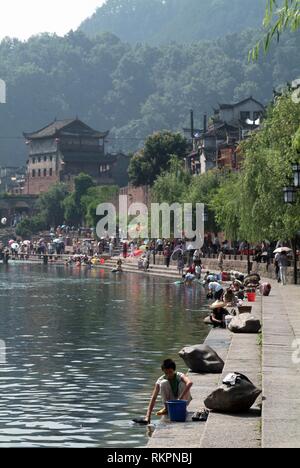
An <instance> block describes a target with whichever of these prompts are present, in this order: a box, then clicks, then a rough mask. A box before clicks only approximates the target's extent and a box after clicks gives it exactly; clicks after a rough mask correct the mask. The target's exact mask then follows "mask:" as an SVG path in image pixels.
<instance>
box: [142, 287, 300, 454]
mask: <svg viewBox="0 0 300 468" xmlns="http://www.w3.org/2000/svg"><path fill="white" fill-rule="evenodd" d="M272 286H273V289H272V292H271V295H270V297H258V300H257V302H256V303H254V304H252V306H253V309H252V312H253V314H254V315H255V316H256V317H258V318H260V319H261V320H262V324H263V333H262V334H261V335H235V334H231V333H230V332H229V331H228V330H212V331H211V332H210V334H209V336H208V338H207V339H206V343H207V344H209V345H210V346H212V347H213V348H214V349H215V350H216V351H217V352H218V353H219V354H220V356H221V357H222V358H225V367H224V370H223V374H222V375H221V376H214V375H196V374H191V378H192V380H193V381H194V386H193V397H194V400H193V402H192V404H191V407H190V409H189V411H190V413H189V420H188V422H187V423H186V424H175V423H170V422H168V421H167V419H166V418H164V420H162V423H161V425H159V427H158V429H157V430H156V431H155V433H154V435H153V437H152V439H151V440H150V441H149V444H148V446H147V447H148V448H169V447H170V448H275V447H285V448H293V447H295V448H298V447H300V424H299V420H300V405H299V387H300V316H299V299H300V287H299V286H286V287H282V286H278V284H277V283H276V282H273V283H272ZM296 340H297V341H296ZM189 344H191V343H189ZM193 344H196V343H193ZM296 346H297V348H296ZM235 371H238V372H241V373H243V374H245V375H247V376H248V377H249V378H250V380H252V382H253V383H254V384H255V385H256V386H257V387H259V388H261V389H262V398H260V399H259V400H258V401H257V402H256V404H255V405H254V406H253V407H252V408H251V410H250V412H249V413H247V414H244V415H225V414H217V413H210V415H209V418H208V420H207V422H206V423H198V422H197V423H195V422H189V421H190V419H191V414H192V412H193V411H195V410H199V409H201V408H203V400H204V399H205V397H207V396H208V395H209V393H211V391H213V390H214V389H216V388H217V386H218V384H219V383H220V382H221V381H222V379H223V377H224V376H225V375H227V374H228V373H229V372H235Z"/></svg>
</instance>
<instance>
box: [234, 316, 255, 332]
mask: <svg viewBox="0 0 300 468" xmlns="http://www.w3.org/2000/svg"><path fill="white" fill-rule="evenodd" d="M228 329H229V330H230V331H231V332H232V333H258V332H259V331H260V329H261V323H260V321H259V320H258V319H257V318H256V317H254V316H253V315H251V314H242V315H238V316H236V317H234V318H233V319H232V320H231V322H230V324H229V327H228Z"/></svg>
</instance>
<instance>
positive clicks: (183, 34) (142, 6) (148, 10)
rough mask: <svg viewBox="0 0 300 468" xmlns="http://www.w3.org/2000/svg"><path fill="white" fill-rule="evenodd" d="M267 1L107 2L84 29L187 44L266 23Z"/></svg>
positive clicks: (152, 41)
mask: <svg viewBox="0 0 300 468" xmlns="http://www.w3.org/2000/svg"><path fill="white" fill-rule="evenodd" d="M264 8H265V0H107V1H106V3H105V4H104V5H103V6H102V7H100V8H98V10H97V11H96V13H95V14H94V15H93V16H92V17H91V18H88V19H87V20H85V21H84V22H83V23H82V25H81V27H80V29H81V30H82V31H84V32H85V33H86V34H88V35H89V36H91V37H93V36H95V35H97V34H99V33H102V32H111V33H113V34H116V35H117V36H118V37H119V38H121V39H122V40H124V41H128V42H130V43H132V44H133V43H137V42H142V43H148V44H162V43H169V42H173V41H176V42H179V43H186V42H192V41H198V40H202V39H214V38H218V37H223V36H225V35H227V34H229V33H234V32H241V31H244V30H245V29H247V28H249V27H250V28H253V27H255V28H258V27H259V26H261V24H262V18H263V12H264Z"/></svg>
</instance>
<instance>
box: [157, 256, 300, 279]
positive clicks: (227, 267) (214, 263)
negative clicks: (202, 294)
mask: <svg viewBox="0 0 300 468" xmlns="http://www.w3.org/2000/svg"><path fill="white" fill-rule="evenodd" d="M155 263H156V264H157V265H164V263H165V259H164V257H163V256H159V255H156V257H155ZM251 263H252V262H251ZM202 264H203V266H204V269H205V270H208V271H212V272H215V271H219V270H220V269H219V264H218V260H217V259H216V258H203V259H202ZM171 265H173V266H176V265H177V262H171ZM252 265H253V267H252V272H254V273H258V274H259V275H260V276H261V277H262V278H270V279H276V273H275V266H274V265H273V264H272V265H269V268H268V271H267V266H266V264H265V263H259V264H257V263H256V262H254V263H253V264H252ZM224 271H239V272H240V273H244V274H245V275H246V274H247V272H248V262H247V260H244V259H243V260H235V259H234V258H233V257H232V258H231V259H230V260H229V259H227V260H225V261H224ZM287 278H288V283H289V284H294V269H293V267H289V268H288V273H287ZM299 279H300V272H299Z"/></svg>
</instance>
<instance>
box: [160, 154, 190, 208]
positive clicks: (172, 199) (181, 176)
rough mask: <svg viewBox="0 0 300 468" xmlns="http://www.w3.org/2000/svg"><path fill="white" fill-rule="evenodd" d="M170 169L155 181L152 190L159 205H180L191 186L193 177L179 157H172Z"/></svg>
mask: <svg viewBox="0 0 300 468" xmlns="http://www.w3.org/2000/svg"><path fill="white" fill-rule="evenodd" d="M169 166H170V167H169V169H168V170H167V171H164V172H162V174H161V175H160V176H158V178H157V179H156V180H155V182H154V185H153V187H152V190H151V194H152V196H153V199H154V200H155V202H157V203H169V204H170V205H171V204H172V203H177V202H178V203H180V202H181V201H182V200H183V199H184V197H185V195H186V192H187V190H188V188H189V186H190V184H191V181H192V176H191V175H190V173H189V172H187V171H186V170H185V167H184V163H183V161H182V160H180V159H179V158H178V157H177V156H171V159H170V164H169Z"/></svg>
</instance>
